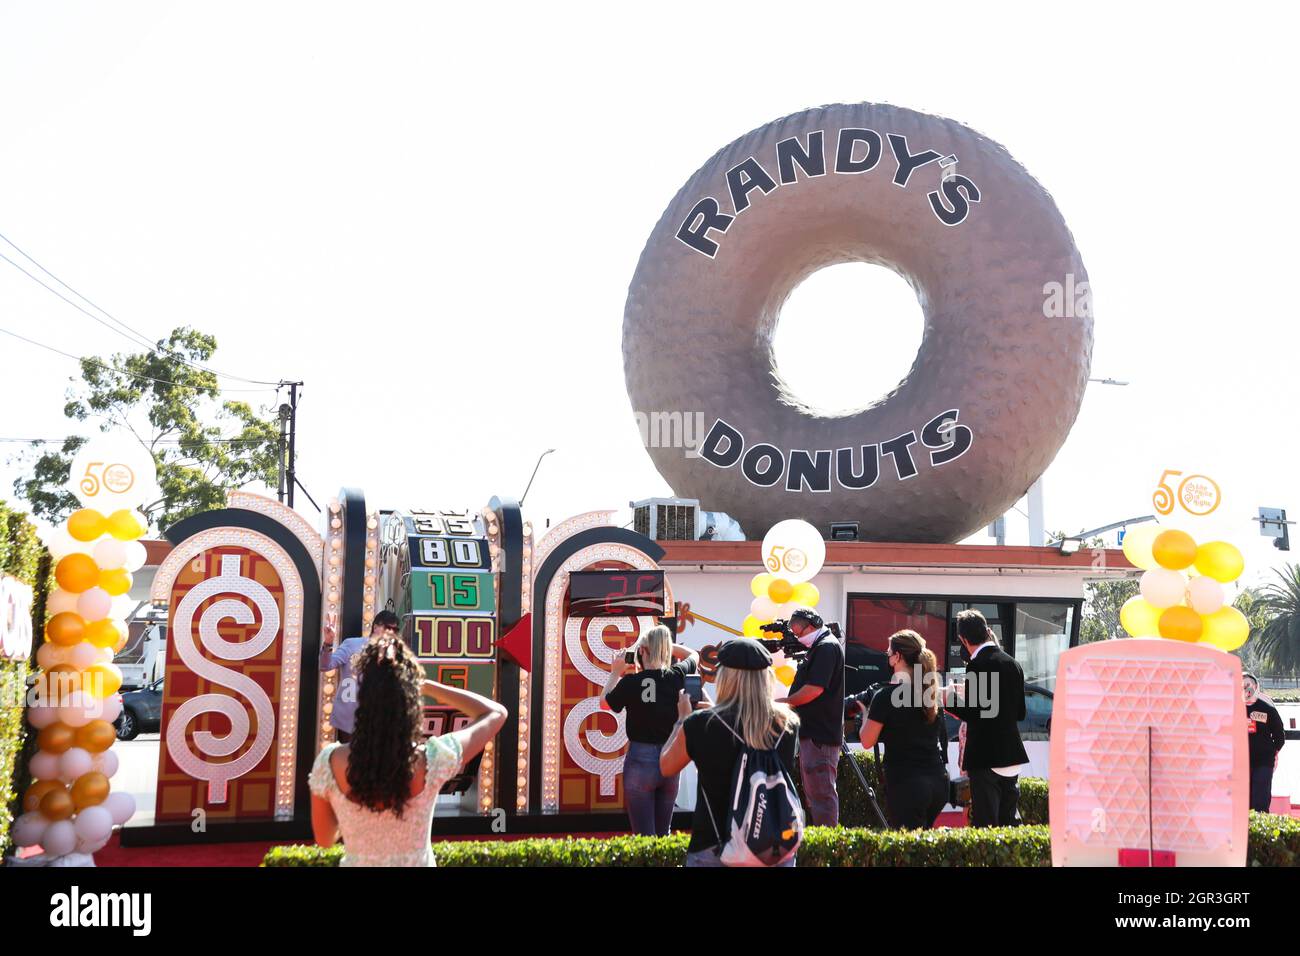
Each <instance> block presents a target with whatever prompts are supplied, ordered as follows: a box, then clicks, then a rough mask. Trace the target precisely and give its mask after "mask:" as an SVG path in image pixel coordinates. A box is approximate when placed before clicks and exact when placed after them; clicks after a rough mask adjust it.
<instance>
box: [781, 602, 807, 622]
mask: <svg viewBox="0 0 1300 956" xmlns="http://www.w3.org/2000/svg"><path fill="white" fill-rule="evenodd" d="M801 607H803V605H802V604H800V603H799V602H798V601H787V602H786V603H785V604H778V605H777V606H776V616H777V617H779V618H784V619H785V620H789V619H790V615H792V614H793V613H794V612H795V611H797V610H799V608H801Z"/></svg>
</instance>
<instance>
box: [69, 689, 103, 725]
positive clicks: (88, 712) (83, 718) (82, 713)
mask: <svg viewBox="0 0 1300 956" xmlns="http://www.w3.org/2000/svg"><path fill="white" fill-rule="evenodd" d="M101 710H102V707H101V706H100V703H99V701H97V700H96V699H95V698H93V697H91V696H90V695H89V694H87V693H86V692H85V691H82V690H74V691H73V692H72V693H70V694H69V695H68V696H67V697H65V698H64V699H63V702H62V703H61V704H60V705H59V720H61V721H63V722H64V723H65V724H67V725H68V726H69V727H84V726H86V724H88V723H90V722H91V721H92V720H96V719H98V717H99V713H100V711H101Z"/></svg>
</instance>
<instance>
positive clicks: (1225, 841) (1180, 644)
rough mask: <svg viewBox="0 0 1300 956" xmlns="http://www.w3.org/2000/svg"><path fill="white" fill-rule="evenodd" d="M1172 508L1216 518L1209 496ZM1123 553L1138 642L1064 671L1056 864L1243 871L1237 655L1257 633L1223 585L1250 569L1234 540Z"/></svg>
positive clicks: (1182, 498)
mask: <svg viewBox="0 0 1300 956" xmlns="http://www.w3.org/2000/svg"><path fill="white" fill-rule="evenodd" d="M1168 475H1169V473H1168V472H1166V473H1165V475H1164V476H1162V485H1163V480H1164V478H1165V477H1167V476H1168ZM1195 477H1197V478H1198V479H1200V478H1203V476H1195ZM1214 496H1215V498H1216V500H1217V498H1218V488H1217V485H1216V486H1214ZM1170 498H1171V500H1170V501H1169V502H1168V503H1169V505H1170V508H1169V512H1172V511H1173V510H1174V508H1173V505H1174V504H1175V503H1177V502H1182V503H1183V504H1184V505H1185V506H1186V505H1190V507H1189V508H1188V510H1189V511H1190V512H1192V513H1193V514H1202V515H1203V514H1208V513H1209V512H1208V511H1207V510H1206V509H1205V508H1204V507H1203V506H1202V505H1203V498H1202V495H1201V494H1200V493H1199V492H1195V493H1193V494H1190V495H1189V494H1187V493H1186V492H1183V491H1180V492H1179V494H1178V495H1177V496H1176V497H1175V496H1172V495H1171V496H1170ZM1209 510H1213V509H1209ZM1166 513H1168V512H1166ZM1124 555H1125V557H1127V558H1128V559H1129V561H1131V562H1132V563H1133V564H1134V565H1135V566H1136V567H1139V568H1142V569H1143V574H1142V577H1141V581H1140V587H1141V593H1140V594H1138V595H1135V596H1134V597H1132V598H1130V599H1129V600H1128V601H1127V602H1125V604H1124V606H1123V607H1122V608H1121V609H1120V623H1121V624H1122V625H1123V627H1124V629H1125V630H1126V631H1127V632H1128V633H1129V634H1131V635H1132V636H1133V637H1132V639H1129V640H1120V641H1106V642H1103V643H1096V644H1085V645H1083V646H1081V647H1075V648H1071V649H1070V650H1068V651H1066V652H1065V653H1064V654H1062V655H1061V659H1060V662H1059V664H1058V674H1057V681H1056V696H1055V700H1054V702H1053V716H1052V741H1051V779H1052V787H1051V794H1050V798H1049V799H1050V803H1051V806H1050V814H1049V816H1050V818H1051V823H1052V860H1053V862H1054V863H1055V864H1056V865H1058V866H1126V865H1132V866H1244V865H1245V862H1246V830H1247V812H1246V811H1247V806H1248V803H1249V796H1250V777H1249V775H1250V767H1249V762H1250V761H1249V750H1248V745H1247V735H1246V728H1245V724H1244V721H1245V718H1244V712H1243V709H1242V697H1241V661H1240V660H1239V659H1238V658H1237V657H1235V656H1233V655H1232V654H1229V653H1226V652H1228V651H1232V650H1235V649H1236V648H1238V647H1240V646H1241V645H1242V644H1244V643H1245V642H1246V639H1247V638H1248V637H1249V636H1250V624H1249V622H1248V621H1247V620H1246V617H1245V615H1243V614H1242V613H1241V612H1240V611H1238V610H1237V609H1236V608H1234V607H1232V606H1231V605H1229V604H1226V603H1225V600H1224V592H1223V585H1224V584H1226V583H1229V582H1231V581H1234V580H1236V579H1237V578H1238V577H1239V576H1240V575H1241V572H1242V570H1243V569H1244V567H1245V562H1244V561H1243V559H1242V556H1241V552H1240V551H1239V550H1237V548H1236V547H1235V546H1234V545H1232V544H1230V543H1229V542H1227V541H1207V542H1204V543H1201V544H1199V545H1198V544H1197V542H1196V539H1195V538H1193V537H1192V535H1191V534H1189V533H1188V532H1186V531H1183V530H1181V529H1179V528H1170V527H1162V526H1154V525H1140V526H1138V527H1137V528H1135V529H1134V530H1132V531H1130V532H1128V533H1127V534H1126V535H1125V536H1124Z"/></svg>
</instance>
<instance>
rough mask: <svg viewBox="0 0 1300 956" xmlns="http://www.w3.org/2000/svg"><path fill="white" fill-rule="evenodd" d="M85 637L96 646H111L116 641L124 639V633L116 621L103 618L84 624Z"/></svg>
mask: <svg viewBox="0 0 1300 956" xmlns="http://www.w3.org/2000/svg"><path fill="white" fill-rule="evenodd" d="M85 639H86V640H88V641H90V643H92V644H94V645H95V646H96V647H113V646H114V645H115V644H117V643H118V641H122V640H125V639H126V634H125V633H123V632H122V630H121V628H120V626H119V625H118V623H117V621H114V620H112V619H111V618H104V620H102V621H91V622H90V623H89V624H87V625H86V634H85Z"/></svg>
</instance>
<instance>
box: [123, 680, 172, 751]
mask: <svg viewBox="0 0 1300 956" xmlns="http://www.w3.org/2000/svg"><path fill="white" fill-rule="evenodd" d="M162 694H163V679H162V678H161V677H160V678H158V679H157V680H156V681H154V682H153V683H152V684H150V685H149V686H147V687H142V688H141V689H140V690H129V691H126V692H125V693H124V694H122V713H121V714H119V715H118V718H117V720H115V721H113V726H114V727H115V728H117V739H118V740H134V739H135V738H136V737H138V736H139V735H140V734H150V733H156V732H157V731H158V728H159V727H160V726H161V724H162Z"/></svg>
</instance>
